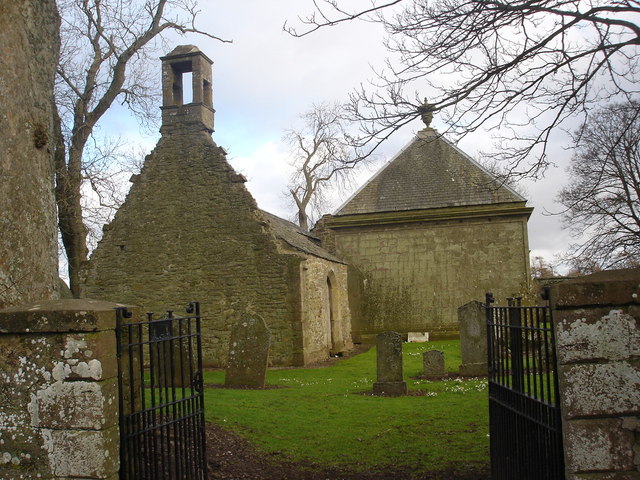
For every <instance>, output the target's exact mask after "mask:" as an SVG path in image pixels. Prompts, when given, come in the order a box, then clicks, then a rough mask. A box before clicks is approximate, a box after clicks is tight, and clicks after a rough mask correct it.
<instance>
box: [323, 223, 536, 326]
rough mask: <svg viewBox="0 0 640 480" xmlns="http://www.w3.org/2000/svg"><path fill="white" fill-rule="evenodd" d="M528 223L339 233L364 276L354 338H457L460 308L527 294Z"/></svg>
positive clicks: (344, 251) (343, 250) (341, 247)
mask: <svg viewBox="0 0 640 480" xmlns="http://www.w3.org/2000/svg"><path fill="white" fill-rule="evenodd" d="M526 222H527V220H526V217H525V216H514V217H494V218H491V219H463V220H451V221H440V222H424V223H422V222H416V223H403V224H393V225H376V226H361V227H349V228H335V229H332V231H333V235H334V241H335V245H336V252H337V254H338V255H341V256H342V257H343V258H345V260H346V261H348V262H349V264H350V265H352V266H354V267H355V268H357V269H358V270H359V271H360V273H361V275H362V298H360V299H357V300H354V301H352V314H353V315H354V316H355V315H356V313H355V312H359V313H358V314H357V317H356V318H354V322H353V330H354V335H355V336H356V337H357V336H359V335H362V336H364V337H366V336H370V335H373V334H376V333H379V332H384V331H388V330H393V331H397V332H404V333H406V332H411V331H415V332H425V331H428V332H430V333H431V334H432V335H436V336H438V335H449V334H455V333H457V330H458V318H457V308H458V306H460V305H463V304H465V303H467V302H469V301H471V300H477V299H481V298H484V294H485V293H486V292H487V291H494V294H495V295H496V297H497V298H502V297H507V296H511V295H514V294H517V293H518V292H520V291H522V289H523V288H524V287H525V286H526V282H527V281H528V254H529V252H528V239H527V223H526ZM352 291H355V289H352ZM355 304H357V305H358V308H355V307H354V306H353V305H355Z"/></svg>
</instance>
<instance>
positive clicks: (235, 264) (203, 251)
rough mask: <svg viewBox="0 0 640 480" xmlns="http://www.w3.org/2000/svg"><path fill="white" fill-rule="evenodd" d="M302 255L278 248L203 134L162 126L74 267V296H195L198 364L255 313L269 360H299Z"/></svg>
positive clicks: (174, 299) (154, 302)
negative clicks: (83, 262) (98, 236)
mask: <svg viewBox="0 0 640 480" xmlns="http://www.w3.org/2000/svg"><path fill="white" fill-rule="evenodd" d="M302 260H303V259H302V258H301V257H299V256H297V255H288V254H284V253H281V252H279V251H278V248H277V245H276V241H275V238H274V237H273V234H272V233H271V232H270V230H269V229H268V226H267V224H266V223H265V222H264V221H263V220H262V219H261V217H259V214H258V211H257V206H256V203H255V200H254V199H253V197H252V196H251V195H250V194H249V192H248V191H247V190H246V188H245V186H244V183H243V179H242V178H241V176H239V175H238V174H236V172H235V171H234V170H233V168H232V167H231V166H230V165H229V164H228V163H227V162H226V160H225V155H224V152H223V150H222V149H221V148H219V147H218V146H217V145H216V144H215V143H214V142H213V140H212V139H211V136H210V135H209V134H208V133H207V132H194V131H192V130H188V129H182V130H180V129H177V128H174V129H172V131H171V133H170V134H167V135H163V137H162V138H161V139H160V141H159V143H158V145H157V147H156V148H155V150H154V151H153V152H152V153H151V154H150V155H149V156H148V157H147V159H146V162H145V165H144V167H143V169H142V171H141V173H140V176H139V177H137V178H135V179H134V184H133V185H132V188H131V190H130V193H129V195H128V196H127V199H126V201H125V203H124V204H123V205H122V207H121V208H120V210H119V211H118V213H117V214H116V216H115V218H114V220H113V221H112V222H111V224H109V225H108V226H107V227H106V228H105V232H104V237H103V239H102V240H101V241H100V243H99V245H98V247H97V249H96V250H95V252H94V254H93V255H92V258H91V260H90V263H89V265H88V266H87V269H86V270H85V272H84V276H85V287H84V291H83V294H84V295H85V296H87V297H90V298H99V299H106V300H116V301H119V302H128V303H131V304H136V305H141V306H142V307H143V308H144V309H145V310H150V311H154V312H156V313H162V312H163V311H164V309H167V308H175V309H178V308H183V307H184V306H185V305H186V304H188V302H190V301H193V300H198V301H200V302H201V305H202V316H203V323H202V333H203V357H204V362H205V365H206V366H224V364H225V362H226V355H227V350H228V344H229V334H230V331H231V326H232V325H233V324H234V323H235V322H236V321H238V320H239V319H240V316H241V314H242V313H243V312H245V311H249V312H254V313H258V314H260V315H262V316H263V317H264V319H265V321H266V322H267V325H268V327H269V329H270V330H271V333H272V349H271V355H270V362H271V363H272V364H274V365H291V364H299V363H301V362H302V338H301V326H300V325H299V322H298V324H296V323H295V321H294V320H295V319H299V318H300V313H299V312H300V298H299V296H300V295H299V290H298V286H299V283H300V280H299V265H300V262H301V261H302Z"/></svg>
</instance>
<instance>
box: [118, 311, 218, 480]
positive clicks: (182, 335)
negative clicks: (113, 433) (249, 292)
mask: <svg viewBox="0 0 640 480" xmlns="http://www.w3.org/2000/svg"><path fill="white" fill-rule="evenodd" d="M186 313H187V314H188V316H184V317H177V316H174V315H173V311H167V314H166V315H165V316H164V317H162V318H159V319H154V318H153V314H152V313H147V317H146V320H145V321H140V322H132V321H126V319H129V318H131V313H130V312H129V311H128V310H127V309H126V308H119V309H117V310H116V318H117V328H116V335H117V343H118V369H119V378H118V383H119V387H120V438H121V448H120V460H121V467H120V478H121V479H122V480H134V479H135V480H152V479H153V480H156V479H158V480H161V479H167V480H169V479H171V480H174V479H175V480H206V478H207V472H206V449H205V428H204V389H203V385H202V381H203V379H202V343H201V337H200V326H201V325H200V305H199V304H198V302H192V303H191V304H189V307H188V308H187V312H186ZM145 333H146V338H145Z"/></svg>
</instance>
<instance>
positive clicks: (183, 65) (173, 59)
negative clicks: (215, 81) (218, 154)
mask: <svg viewBox="0 0 640 480" xmlns="http://www.w3.org/2000/svg"><path fill="white" fill-rule="evenodd" d="M160 60H162V107H161V110H162V128H161V129H160V131H161V132H163V133H164V132H167V131H169V130H173V129H176V128H189V129H196V130H205V131H207V132H209V133H212V132H213V117H214V113H215V110H214V109H213V87H212V73H211V66H212V65H213V62H212V61H211V60H210V59H209V58H208V57H207V56H206V55H205V54H204V53H202V52H201V51H200V50H199V49H198V48H197V47H195V46H193V45H181V46H179V47H176V48H175V49H174V50H173V51H172V52H171V53H169V54H168V55H167V56H165V57H161V58H160ZM185 73H191V90H192V93H193V99H192V101H191V103H187V104H185V103H184V102H183V100H184V93H185V87H186V86H185V85H184V83H183V77H184V74H185Z"/></svg>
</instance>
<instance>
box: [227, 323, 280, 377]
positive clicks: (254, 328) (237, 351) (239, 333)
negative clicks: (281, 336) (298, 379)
mask: <svg viewBox="0 0 640 480" xmlns="http://www.w3.org/2000/svg"><path fill="white" fill-rule="evenodd" d="M270 344H271V332H270V331H269V328H268V327H267V324H266V323H265V321H264V319H263V318H262V317H261V316H260V315H256V314H248V313H245V314H244V315H243V316H242V318H241V320H240V321H239V322H238V323H236V325H234V327H233V329H232V330H231V341H230V342H229V357H228V360H227V371H226V376H225V382H224V383H225V385H227V386H230V387H253V388H264V386H265V378H266V375H267V361H268V357H269V346H270Z"/></svg>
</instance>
